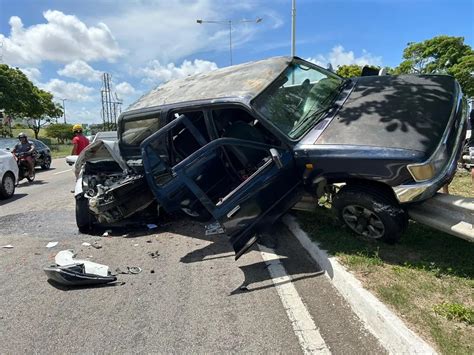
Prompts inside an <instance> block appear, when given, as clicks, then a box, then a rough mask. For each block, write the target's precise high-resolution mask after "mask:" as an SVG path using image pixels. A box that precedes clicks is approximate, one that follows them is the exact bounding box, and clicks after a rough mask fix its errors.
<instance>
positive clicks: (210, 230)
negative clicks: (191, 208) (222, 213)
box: [205, 221, 224, 235]
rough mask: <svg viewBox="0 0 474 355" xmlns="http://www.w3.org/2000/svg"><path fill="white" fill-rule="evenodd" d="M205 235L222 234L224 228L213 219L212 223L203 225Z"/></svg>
mask: <svg viewBox="0 0 474 355" xmlns="http://www.w3.org/2000/svg"><path fill="white" fill-rule="evenodd" d="M205 229H206V233H205V234H206V235H213V234H222V233H224V228H222V226H221V225H220V223H219V222H217V221H215V222H214V223H211V224H208V225H206V226H205Z"/></svg>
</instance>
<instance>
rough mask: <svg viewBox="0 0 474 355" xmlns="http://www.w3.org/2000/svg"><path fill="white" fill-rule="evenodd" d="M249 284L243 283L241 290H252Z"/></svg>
mask: <svg viewBox="0 0 474 355" xmlns="http://www.w3.org/2000/svg"><path fill="white" fill-rule="evenodd" d="M248 286H249V285H247V284H243V285H242V286H240V287H239V290H240V291H250V290H249V287H248Z"/></svg>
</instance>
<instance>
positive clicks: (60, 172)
mask: <svg viewBox="0 0 474 355" xmlns="http://www.w3.org/2000/svg"><path fill="white" fill-rule="evenodd" d="M71 170H72V168H71V169H67V170H63V171H58V172H57V173H53V175H59V174H62V173H67V172H68V171H71Z"/></svg>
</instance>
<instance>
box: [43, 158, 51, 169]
mask: <svg viewBox="0 0 474 355" xmlns="http://www.w3.org/2000/svg"><path fill="white" fill-rule="evenodd" d="M43 166H44V167H45V168H46V169H49V167H50V166H51V159H49V158H46V160H45V161H44V164H43Z"/></svg>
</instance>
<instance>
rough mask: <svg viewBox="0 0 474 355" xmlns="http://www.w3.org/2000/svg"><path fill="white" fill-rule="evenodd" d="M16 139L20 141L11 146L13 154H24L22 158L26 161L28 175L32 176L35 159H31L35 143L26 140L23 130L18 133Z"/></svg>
mask: <svg viewBox="0 0 474 355" xmlns="http://www.w3.org/2000/svg"><path fill="white" fill-rule="evenodd" d="M18 139H19V140H20V143H18V144H17V145H15V148H13V151H12V152H13V153H14V154H21V153H23V154H24V158H25V160H26V162H27V163H28V174H29V175H30V177H32V176H33V169H34V168H35V161H34V159H33V153H34V151H35V145H34V144H33V143H32V142H30V141H28V137H27V135H26V134H25V133H23V132H21V133H20V134H19V135H18Z"/></svg>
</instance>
